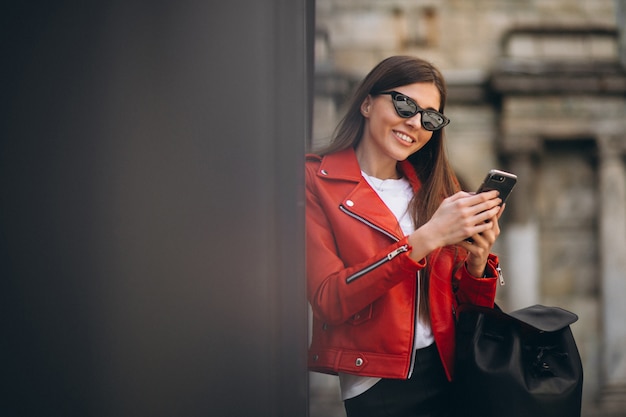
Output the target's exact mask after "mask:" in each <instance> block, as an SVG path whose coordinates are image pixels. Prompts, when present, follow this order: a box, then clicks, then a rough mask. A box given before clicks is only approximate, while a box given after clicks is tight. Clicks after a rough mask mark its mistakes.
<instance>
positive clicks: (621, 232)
mask: <svg viewBox="0 0 626 417" xmlns="http://www.w3.org/2000/svg"><path fill="white" fill-rule="evenodd" d="M621 142H623V138H621V137H619V136H616V135H606V136H602V137H600V138H598V147H599V150H600V161H599V176H600V199H601V201H600V205H599V206H600V217H599V228H600V271H601V279H602V285H601V287H602V314H603V349H602V350H603V353H602V357H601V364H602V368H603V369H602V373H601V375H602V376H601V378H602V381H601V386H602V389H601V390H602V395H601V404H602V406H603V408H606V409H607V410H611V411H613V410H615V411H620V410H622V411H623V410H625V409H626V326H624V322H623V321H624V318H625V317H626V302H624V297H626V169H625V167H624V158H623V146H624V145H623V144H622V143H621ZM590 279H593V277H590Z"/></svg>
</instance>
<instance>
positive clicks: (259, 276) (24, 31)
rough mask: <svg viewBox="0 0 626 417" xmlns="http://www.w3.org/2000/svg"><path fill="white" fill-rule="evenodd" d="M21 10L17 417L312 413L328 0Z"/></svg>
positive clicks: (10, 366) (12, 168)
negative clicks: (315, 170) (310, 242)
mask: <svg viewBox="0 0 626 417" xmlns="http://www.w3.org/2000/svg"><path fill="white" fill-rule="evenodd" d="M4 3H16V4H15V5H6V4H5V5H3V6H1V7H2V10H0V15H1V17H0V19H1V21H0V27H2V29H1V30H2V39H1V40H0V42H2V51H3V53H2V58H0V59H1V60H2V68H3V70H2V71H3V74H4V75H3V76H2V82H1V85H2V90H1V91H0V96H1V97H2V99H1V103H2V107H1V108H0V121H1V122H0V129H1V130H0V185H1V187H0V283H1V288H0V293H1V294H2V302H1V304H0V305H1V309H2V310H1V315H2V323H3V324H2V336H1V339H0V343H1V349H2V371H1V374H2V379H3V385H4V388H3V389H2V394H0V395H1V396H2V397H1V399H0V400H1V403H0V409H1V410H2V412H1V414H2V415H3V416H44V415H45V416H81V417H84V416H111V417H113V416H115V417H120V416H133V417H135V416H185V417H188V416H286V417H287V416H288V417H295V416H304V415H306V408H307V401H306V396H307V392H306V389H307V386H306V378H307V374H306V369H305V352H306V343H307V342H306V337H307V336H306V334H307V325H306V301H305V289H304V288H305V285H304V273H303V257H304V255H303V247H304V239H303V222H304V221H303V218H304V213H303V211H304V206H303V187H302V182H303V178H302V175H301V170H302V162H303V153H304V147H305V139H306V137H307V135H308V132H309V130H310V126H309V124H310V118H309V113H310V104H309V97H310V94H309V90H310V84H311V81H310V78H311V73H310V71H311V67H312V58H311V55H312V54H311V50H312V46H311V39H312V36H311V33H312V30H313V29H312V28H313V23H314V22H313V16H314V10H313V9H314V5H313V1H312V0H283V1H279V0H274V1H271V0H236V1H221V2H213V1H205V2H194V1H175V2H174V1H172V2H162V1H153V2H148V1H146V2H143V3H142V2H137V1H121V0H120V1H100V2H75V3H74V2H67V1H23V2H4Z"/></svg>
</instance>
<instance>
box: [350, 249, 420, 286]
mask: <svg viewBox="0 0 626 417" xmlns="http://www.w3.org/2000/svg"><path fill="white" fill-rule="evenodd" d="M408 250H409V245H402V246H400V247H398V248H396V249H394V250H393V251H391V252H389V253H388V254H387V255H386V256H385V257H384V258H382V259H379V260H378V261H376V262H374V263H373V264H371V265H369V266H367V267H366V268H363V269H361V270H360V271H357V272H355V273H354V274H352V275H350V276H349V277H348V278H346V284H349V283H351V282H352V281H354V280H355V279H357V278H360V277H362V276H363V275H365V274H367V273H368V272H370V271H373V270H374V269H376V268H378V267H379V266H381V265H383V264H386V263H387V262H389V261H391V260H392V259H393V258H395V257H396V256H398V255H400V254H401V253H404V252H408Z"/></svg>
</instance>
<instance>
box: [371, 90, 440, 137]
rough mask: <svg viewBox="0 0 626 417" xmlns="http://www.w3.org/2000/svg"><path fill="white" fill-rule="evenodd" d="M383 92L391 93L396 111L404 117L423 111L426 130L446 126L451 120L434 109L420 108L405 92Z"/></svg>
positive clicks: (423, 124) (423, 122) (423, 123)
mask: <svg viewBox="0 0 626 417" xmlns="http://www.w3.org/2000/svg"><path fill="white" fill-rule="evenodd" d="M381 94H390V95H391V97H392V99H393V105H394V107H395V108H396V112H397V113H398V115H399V116H400V117H404V118H406V119H408V118H409V117H413V116H415V115H416V114H417V113H419V112H421V113H422V118H421V120H422V126H423V127H424V129H426V130H431V131H433V130H439V129H441V128H442V127H444V126H446V125H447V124H448V123H449V122H450V121H449V120H448V119H446V117H445V116H444V115H442V114H441V113H439V112H437V111H434V110H424V109H422V108H420V107H419V106H418V105H417V103H415V102H414V101H413V100H411V99H410V98H409V97H407V96H405V95H404V94H400V93H398V92H395V91H392V92H390V93H381Z"/></svg>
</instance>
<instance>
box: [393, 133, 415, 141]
mask: <svg viewBox="0 0 626 417" xmlns="http://www.w3.org/2000/svg"><path fill="white" fill-rule="evenodd" d="M396 136H397V137H399V138H400V139H402V140H403V141H405V142H409V143H413V139H412V138H411V137H410V136H408V135H405V134H404V133H402V132H396Z"/></svg>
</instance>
